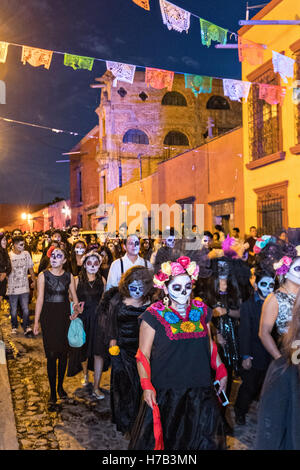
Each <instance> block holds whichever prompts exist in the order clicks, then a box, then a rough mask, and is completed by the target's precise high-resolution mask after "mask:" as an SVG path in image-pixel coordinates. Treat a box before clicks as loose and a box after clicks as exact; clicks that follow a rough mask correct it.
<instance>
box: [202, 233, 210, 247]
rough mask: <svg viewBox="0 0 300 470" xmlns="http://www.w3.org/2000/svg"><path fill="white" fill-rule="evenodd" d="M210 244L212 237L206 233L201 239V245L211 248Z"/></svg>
mask: <svg viewBox="0 0 300 470" xmlns="http://www.w3.org/2000/svg"><path fill="white" fill-rule="evenodd" d="M209 244H210V237H208V236H206V235H204V237H202V239H201V247H203V246H204V247H205V248H209Z"/></svg>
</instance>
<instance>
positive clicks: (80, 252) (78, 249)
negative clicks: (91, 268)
mask: <svg viewBox="0 0 300 470" xmlns="http://www.w3.org/2000/svg"><path fill="white" fill-rule="evenodd" d="M74 251H75V253H76V255H83V254H84V252H85V248H84V247H83V246H76V248H75V250H74Z"/></svg>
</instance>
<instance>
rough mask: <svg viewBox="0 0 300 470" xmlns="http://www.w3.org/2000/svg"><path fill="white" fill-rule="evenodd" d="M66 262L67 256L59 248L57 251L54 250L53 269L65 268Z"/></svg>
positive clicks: (52, 256) (51, 262) (51, 259)
mask: <svg viewBox="0 0 300 470" xmlns="http://www.w3.org/2000/svg"><path fill="white" fill-rule="evenodd" d="M64 262H65V255H64V254H63V252H62V251H61V250H60V249H59V248H56V249H55V250H53V251H52V253H51V255H50V264H51V267H52V268H59V267H61V266H63V264H64Z"/></svg>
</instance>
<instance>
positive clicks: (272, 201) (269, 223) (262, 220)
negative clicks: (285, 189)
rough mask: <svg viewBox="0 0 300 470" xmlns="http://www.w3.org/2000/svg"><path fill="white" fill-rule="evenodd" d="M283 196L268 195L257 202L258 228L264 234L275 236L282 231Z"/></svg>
mask: <svg viewBox="0 0 300 470" xmlns="http://www.w3.org/2000/svg"><path fill="white" fill-rule="evenodd" d="M283 203H284V196H283V195H275V194H272V193H266V194H264V196H263V197H261V198H259V199H258V201H257V213H258V214H257V215H258V227H259V229H260V231H261V232H262V233H268V234H270V235H274V234H275V233H276V232H277V231H278V230H280V229H282V227H283V226H284V223H283V210H284V209H283Z"/></svg>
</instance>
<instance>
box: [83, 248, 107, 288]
mask: <svg viewBox="0 0 300 470" xmlns="http://www.w3.org/2000/svg"><path fill="white" fill-rule="evenodd" d="M98 254H99V253H98ZM90 256H97V255H95V253H92V252H90V253H88V254H87V255H86V258H85V260H84V262H83V263H82V267H81V270H80V273H79V274H78V279H79V281H81V282H88V281H89V279H88V275H87V272H86V268H85V263H86V260H87V259H88V258H89V257H90ZM99 256H100V257H101V255H99ZM101 258H102V257H101ZM95 279H96V280H97V279H100V280H101V281H102V273H101V264H100V267H99V269H98V271H97V272H96V274H95Z"/></svg>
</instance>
